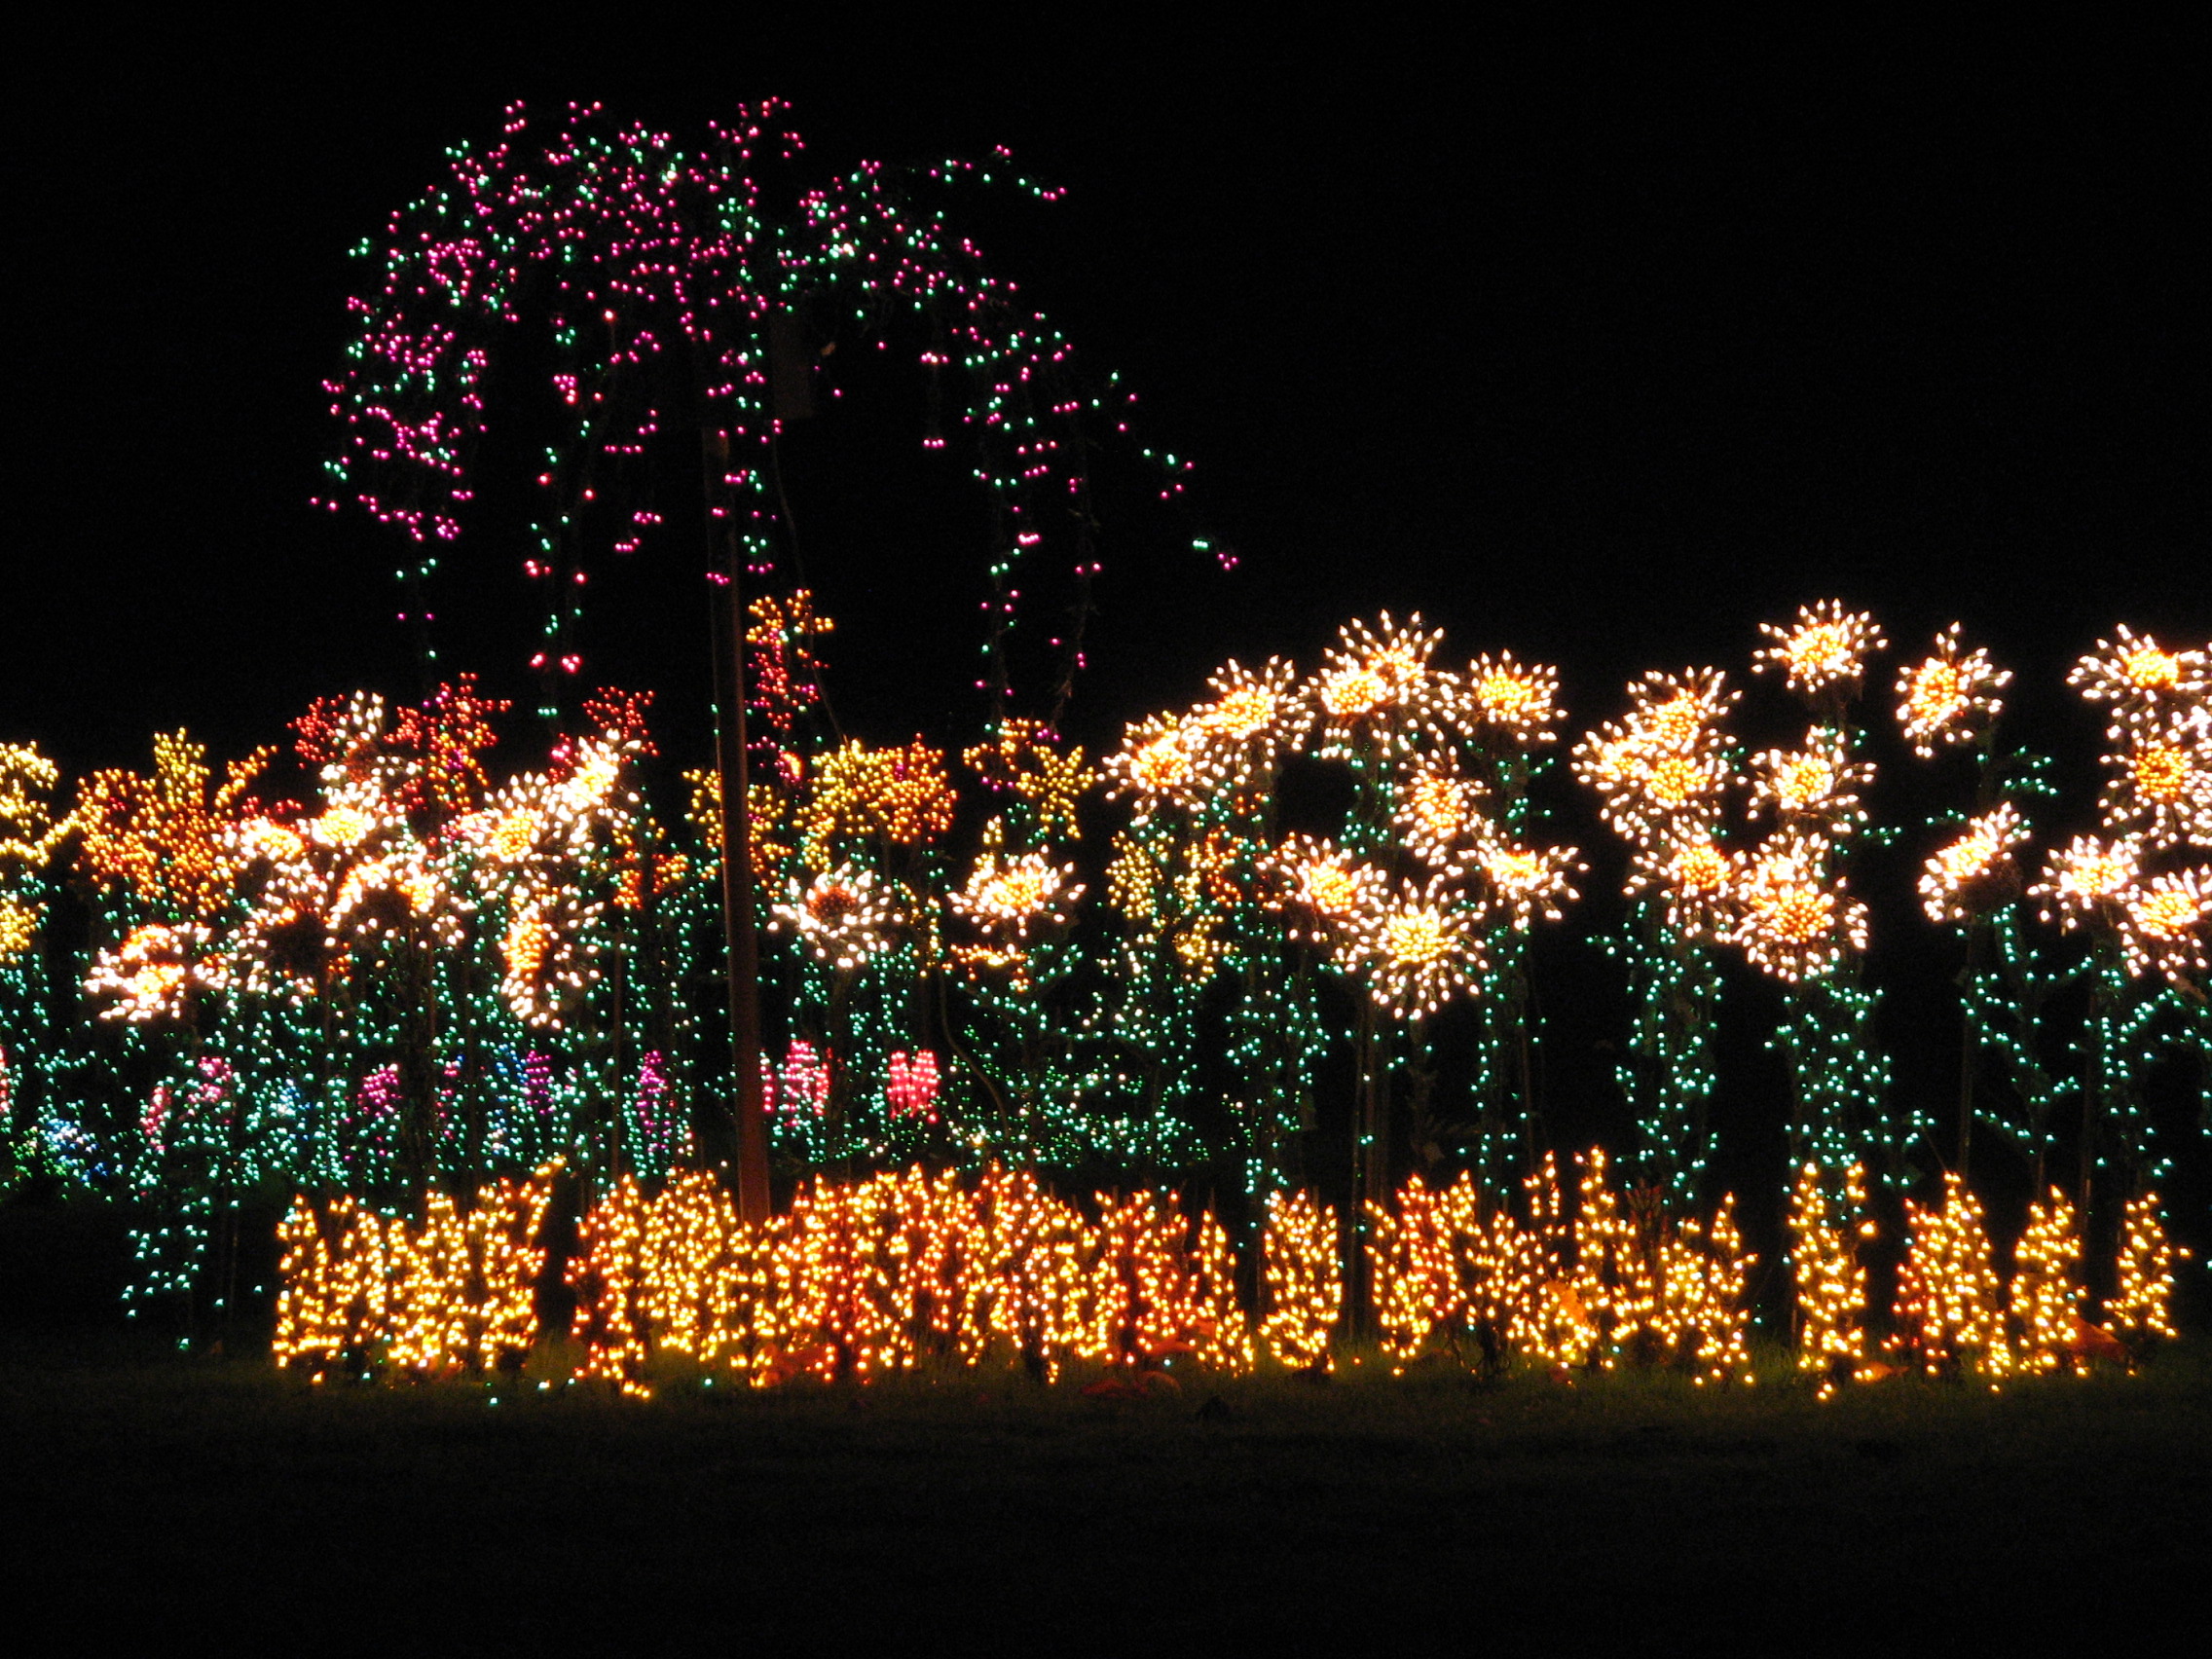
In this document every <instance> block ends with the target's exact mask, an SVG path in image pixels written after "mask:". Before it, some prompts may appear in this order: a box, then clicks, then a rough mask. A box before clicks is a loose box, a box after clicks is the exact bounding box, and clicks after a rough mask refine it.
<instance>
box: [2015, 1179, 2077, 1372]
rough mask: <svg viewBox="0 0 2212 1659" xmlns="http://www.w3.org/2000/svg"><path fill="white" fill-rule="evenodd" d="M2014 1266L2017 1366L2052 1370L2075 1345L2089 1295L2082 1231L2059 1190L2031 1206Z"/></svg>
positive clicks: (2053, 1191) (2072, 1207) (2052, 1189)
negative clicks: (2083, 1269) (2086, 1289)
mask: <svg viewBox="0 0 2212 1659" xmlns="http://www.w3.org/2000/svg"><path fill="white" fill-rule="evenodd" d="M2012 1261H2013V1269H2012V1285H2011V1292H2010V1296H2009V1303H2010V1307H2011V1313H2012V1325H2013V1329H2014V1332H2015V1344H2016V1346H2015V1347H2014V1350H2013V1361H2014V1364H2015V1365H2016V1366H2017V1367H2018V1369H2020V1370H2021V1371H2025V1372H2031V1373H2036V1372H2047V1371H2054V1370H2056V1369H2057V1368H2058V1366H2059V1364H2060V1362H2061V1361H2062V1360H2063V1359H2064V1358H2065V1357H2066V1355H2067V1354H2068V1352H2069V1351H2070V1350H2071V1349H2072V1348H2073V1347H2074V1346H2075V1330H2076V1327H2077V1326H2078V1325H2080V1324H2081V1323H2082V1301H2083V1296H2084V1294H2085V1292H2084V1291H2083V1285H2082V1233H2081V1228H2080V1226H2079V1225H2078V1223H2077V1222H2076V1219H2075V1215H2074V1206H2073V1205H2072V1204H2071V1203H2069V1202H2068V1201H2067V1198H2066V1195H2065V1194H2064V1193H2062V1192H2060V1191H2059V1190H2058V1189H2057V1188H2056V1187H2053V1188H2051V1189H2050V1193H2049V1196H2048V1198H2047V1201H2046V1202H2043V1203H2031V1204H2029V1205H2028V1226H2027V1231H2026V1232H2025V1233H2023V1234H2021V1235H2020V1242H2019V1244H2018V1245H2017V1246H2016V1247H2015V1248H2014V1250H2013V1252H2012Z"/></svg>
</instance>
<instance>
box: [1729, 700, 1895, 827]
mask: <svg viewBox="0 0 2212 1659" xmlns="http://www.w3.org/2000/svg"><path fill="white" fill-rule="evenodd" d="M1873 781H1874V767H1873V764H1872V762H1870V761H1855V760H1853V759H1852V758H1851V754H1850V751H1849V750H1848V749H1847V748H1846V747H1845V745H1844V739H1843V735H1842V733H1840V732H1838V731H1837V730H1836V729H1835V728H1834V727H1832V726H1814V727H1813V728H1812V729H1811V730H1809V731H1808V732H1806V733H1805V744H1804V747H1803V748H1801V749H1769V750H1766V751H1765V752H1763V753H1762V754H1760V755H1759V756H1757V757H1756V758H1755V759H1754V760H1753V761H1752V781H1751V799H1752V803H1753V805H1754V806H1755V807H1764V808H1769V809H1771V810H1772V811H1773V813H1774V815H1775V817H1776V818H1777V819H1778V820H1780V821H1781V822H1782V823H1783V824H1784V825H1786V826H1789V827H1791V828H1805V827H1808V826H1812V827H1817V829H1818V830H1819V831H1820V832H1832V831H1835V830H1843V829H1847V828H1850V827H1852V826H1855V825H1858V824H1860V823H1862V822H1863V821H1864V819H1865V816H1866V813H1865V809H1864V808H1863V807H1862V806H1861V804H1860V798H1859V792H1860V791H1861V790H1862V789H1865V788H1866V787H1867V786H1868V785H1870V784H1871V783H1872V782H1873Z"/></svg>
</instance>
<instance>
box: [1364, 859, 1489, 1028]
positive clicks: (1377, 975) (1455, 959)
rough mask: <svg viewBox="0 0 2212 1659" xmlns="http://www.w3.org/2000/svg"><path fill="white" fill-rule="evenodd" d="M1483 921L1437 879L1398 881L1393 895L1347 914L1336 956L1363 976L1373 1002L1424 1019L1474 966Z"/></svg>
mask: <svg viewBox="0 0 2212 1659" xmlns="http://www.w3.org/2000/svg"><path fill="white" fill-rule="evenodd" d="M1481 921H1482V913H1481V911H1480V910H1479V909H1477V908H1475V907H1474V906H1472V905H1470V904H1468V903H1466V902H1465V901H1464V900H1463V898H1461V897H1460V896H1459V895H1458V894H1457V893H1456V892H1455V891H1454V890H1453V889H1451V888H1450V887H1448V886H1447V885H1446V884H1445V883H1444V882H1443V881H1442V880H1440V879H1439V880H1431V881H1429V882H1426V883H1424V884H1421V885H1419V886H1416V885H1414V884H1413V883H1411V882H1407V883H1402V884H1401V885H1400V888H1399V890H1398V892H1397V893H1396V894H1395V895H1394V896H1393V897H1391V898H1389V899H1387V900H1385V901H1383V903H1380V904H1377V905H1374V906H1372V907H1369V908H1365V909H1362V910H1360V911H1358V912H1355V913H1354V914H1353V915H1351V916H1350V917H1349V918H1348V922H1347V926H1346V931H1345V933H1344V934H1343V935H1342V936H1340V938H1339V939H1338V940H1337V941H1336V954H1337V957H1338V959H1339V961H1340V962H1341V963H1342V964H1343V965H1344V966H1345V967H1346V969H1348V970H1351V971H1354V972H1358V973H1360V974H1361V975H1362V976H1363V977H1365V979H1366V981H1367V990H1368V995H1369V996H1370V997H1371V998H1373V999H1374V1002H1375V1004H1376V1006H1377V1007H1379V1008H1382V1009H1383V1010H1385V1011H1387V1012H1388V1013H1389V1014H1391V1015H1392V1016H1393V1017H1394V1018H1398V1019H1420V1018H1425V1017H1426V1016H1428V1015H1429V1014H1434V1013H1435V1012H1436V1011H1437V1010H1438V1009H1440V1008H1442V1007H1443V1006H1444V1005H1445V1004H1446V1003H1447V1002H1449V1001H1450V1000H1451V999H1452V998H1453V997H1455V996H1456V995H1458V994H1459V993H1460V992H1462V991H1464V990H1465V989H1466V988H1467V986H1468V983H1469V982H1470V980H1471V979H1472V977H1473V976H1474V975H1475V974H1476V973H1478V972H1479V971H1480V969H1481V966H1482V961H1483V949H1482V936H1481Z"/></svg>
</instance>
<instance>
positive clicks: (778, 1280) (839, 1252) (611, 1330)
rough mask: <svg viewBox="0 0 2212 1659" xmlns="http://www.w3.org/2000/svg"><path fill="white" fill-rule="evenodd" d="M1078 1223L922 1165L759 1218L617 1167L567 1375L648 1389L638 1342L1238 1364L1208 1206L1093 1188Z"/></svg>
mask: <svg viewBox="0 0 2212 1659" xmlns="http://www.w3.org/2000/svg"><path fill="white" fill-rule="evenodd" d="M1096 1211H1097V1219H1096V1220H1095V1221H1094V1220H1092V1219H1090V1217H1089V1216H1088V1215H1087V1214H1086V1212H1085V1211H1084V1210H1083V1209H1082V1208H1081V1207H1080V1206H1078V1205H1075V1204H1072V1203H1069V1202H1067V1201H1066V1200H1064V1199H1061V1198H1055V1197H1054V1196H1053V1195H1051V1193H1049V1192H1047V1191H1046V1190H1045V1189H1044V1188H1043V1187H1042V1186H1041V1185H1040V1184H1039V1183H1038V1182H1037V1180H1036V1179H1035V1177H1034V1176H1031V1175H1028V1174H1026V1173H1021V1172H1009V1171H1007V1170H1004V1169H1000V1168H998V1167H996V1166H994V1167H992V1168H991V1169H990V1170H989V1171H987V1172H986V1173H985V1174H984V1175H983V1176H982V1177H981V1178H980V1180H978V1181H977V1183H976V1184H975V1185H974V1186H973V1187H970V1186H967V1185H965V1184H963V1183H962V1182H961V1180H960V1179H959V1177H958V1176H956V1175H953V1174H949V1173H945V1174H939V1175H934V1176H933V1175H931V1174H929V1173H927V1172H926V1171H924V1170H921V1169H919V1168H916V1169H911V1170H908V1171H907V1172H906V1173H904V1174H903V1175H898V1174H882V1175H876V1176H873V1177H871V1178H869V1179H867V1180H865V1181H859V1182H854V1183H852V1184H850V1185H841V1184H839V1183H836V1182H832V1181H827V1180H823V1181H816V1182H813V1183H811V1184H810V1185H808V1186H807V1187H804V1188H802V1189H801V1190H800V1192H799V1194H798V1196H797V1198H795V1199H794V1200H793V1205H792V1207H791V1209H790V1210H789V1211H788V1212H786V1213H785V1214H783V1215H780V1216H777V1217H775V1218H773V1219H772V1220H770V1221H769V1222H768V1223H767V1225H766V1226H765V1227H762V1228H758V1229H749V1228H747V1227H745V1226H744V1225H743V1224H741V1223H740V1222H739V1221H738V1220H737V1218H736V1213H735V1210H734V1208H733V1206H732V1205H731V1202H730V1199H729V1198H728V1195H727V1194H726V1193H724V1192H723V1191H722V1190H721V1188H720V1187H719V1185H718V1184H716V1183H715V1182H714V1181H713V1180H712V1179H711V1178H710V1177H707V1176H704V1175H696V1174H694V1175H684V1176H679V1177H677V1178H675V1179H674V1180H672V1181H671V1182H670V1183H669V1185H668V1187H667V1188H666V1189H665V1190H664V1191H663V1192H662V1193H661V1194H660V1195H659V1196H658V1197H654V1198H648V1197H646V1196H645V1193H644V1192H643V1190H642V1189H640V1188H639V1187H638V1186H637V1185H636V1183H634V1182H631V1181H629V1180H627V1179H625V1180H623V1181H621V1182H618V1183H616V1184H615V1186H614V1187H612V1188H611V1189H609V1190H608V1192H607V1193H606V1194H605V1195H604V1196H603V1197H602V1198H601V1199H600V1201H599V1203H598V1204H597V1205H595V1206H594V1207H593V1209H592V1211H591V1213H590V1214H589V1215H588V1216H586V1217H585V1220H584V1223H583V1226H582V1229H581V1230H580V1233H579V1253H578V1255H577V1256H576V1257H575V1258H574V1259H573V1260H571V1264H570V1267H569V1279H570V1283H571V1285H572V1286H573V1287H574V1288H575V1291H576V1314H575V1323H574V1325H573V1327H572V1329H571V1337H572V1338H573V1339H574V1340H575V1341H576V1342H578V1343H579V1344H580V1345H582V1346H583V1348H584V1356H583V1360H582V1362H581V1364H580V1365H579V1367H578V1369H577V1372H576V1375H577V1377H578V1378H581V1379H587V1380H598V1381H604V1382H608V1383H613V1384H614V1385H616V1386H617V1387H619V1388H621V1389H622V1390H623V1391H624V1392H626V1393H630V1394H643V1393H645V1392H646V1391H647V1387H646V1384H645V1368H646V1365H647V1362H648V1360H649V1359H650V1357H651V1355H652V1353H653V1352H654V1350H656V1349H658V1348H668V1349H673V1350H675V1351H679V1352H682V1353H684V1354H686V1355H688V1356H690V1357H691V1358H692V1359H693V1360H694V1361H696V1362H698V1363H700V1364H702V1365H709V1366H719V1367H722V1368H725V1369H729V1370H732V1371H735V1372H737V1373H739V1374H741V1375H743V1376H745V1377H747V1378H748V1379H750V1380H751V1381H752V1382H753V1383H756V1384H757V1385H768V1384H773V1383H783V1382H788V1381H792V1380H794V1379H797V1378H801V1377H813V1378H817V1379H819V1380H821V1381H824V1382H829V1381H832V1380H834V1379H838V1378H854V1379H858V1380H861V1381H866V1380H867V1379H868V1378H871V1377H875V1376H881V1375H886V1374H890V1373H896V1372H900V1371H906V1370H911V1369H912V1368H913V1367H914V1366H916V1365H918V1364H920V1363H921V1362H922V1361H923V1360H924V1359H926V1358H933V1357H934V1358H940V1359H950V1360H956V1361H958V1362H959V1363H962V1364H965V1365H971V1366H973V1365H980V1364H983V1363H985V1362H986V1361H987V1360H988V1359H990V1358H991V1357H992V1356H993V1355H994V1354H997V1355H1000V1356H1002V1357H1004V1358H1006V1359H1007V1360H1008V1361H1010V1362H1012V1363H1019V1364H1023V1365H1026V1366H1028V1367H1030V1368H1031V1369H1032V1370H1034V1371H1036V1372H1037V1373H1039V1374H1040V1375H1042V1376H1044V1377H1046V1378H1048V1379H1051V1378H1056V1377H1057V1376H1058V1375H1059V1374H1060V1372H1061V1371H1062V1370H1063V1369H1064V1368H1065V1367H1066V1366H1067V1365H1068V1364H1069V1363H1071V1362H1074V1361H1085V1362H1088V1363H1093V1364H1101V1365H1109V1366H1119V1367H1130V1368H1136V1367H1148V1366H1158V1365H1163V1364H1166V1363H1168V1362H1170V1361H1172V1360H1173V1359H1174V1358H1176V1357H1177V1356H1180V1355H1188V1356H1190V1357H1191V1358H1193V1359H1194V1360H1195V1361H1197V1362H1198V1363H1199V1364H1202V1365H1206V1366H1209V1367H1212V1368H1215V1369H1219V1370H1223V1371H1227V1372H1233V1373H1234V1372H1242V1371H1248V1370H1249V1369H1251V1366H1252V1362H1253V1345H1252V1337H1251V1332H1250V1329H1249V1327H1248V1325H1247V1323H1246V1321H1245V1318H1244V1314H1243V1311H1242V1309H1241V1308H1240V1306H1239V1305H1238V1303H1237V1301H1236V1296H1235V1257H1234V1254H1233V1253H1232V1251H1231V1249H1230V1245H1229V1240H1228V1235H1227V1234H1226V1233H1225V1232H1224V1231H1223V1230H1222V1228H1221V1225H1220V1224H1219V1222H1217V1221H1216V1220H1215V1219H1214V1218H1213V1217H1212V1216H1211V1215H1210V1214H1208V1215H1201V1216H1200V1217H1199V1218H1198V1221H1197V1223H1196V1224H1195V1226H1194V1224H1193V1223H1192V1222H1191V1220H1190V1219H1189V1218H1188V1217H1186V1216H1185V1215H1184V1214H1183V1213H1182V1212H1181V1210H1180V1209H1179V1208H1178V1207H1177V1206H1176V1204H1175V1203H1174V1201H1173V1200H1172V1199H1171V1198H1165V1197H1163V1196H1161V1195H1159V1194H1156V1193H1151V1192H1140V1193H1136V1194H1132V1195H1129V1196H1127V1197H1119V1196H1115V1195H1108V1194H1100V1195H1098V1196H1097V1198H1096Z"/></svg>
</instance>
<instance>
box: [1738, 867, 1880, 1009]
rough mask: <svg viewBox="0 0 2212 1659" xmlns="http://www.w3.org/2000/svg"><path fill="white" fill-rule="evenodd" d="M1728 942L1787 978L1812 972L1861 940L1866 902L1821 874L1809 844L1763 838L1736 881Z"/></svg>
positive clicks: (1833, 961)
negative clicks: (1761, 843)
mask: <svg viewBox="0 0 2212 1659" xmlns="http://www.w3.org/2000/svg"><path fill="white" fill-rule="evenodd" d="M1735 897H1736V900H1737V902H1738V906H1739V907H1738V909H1737V913H1736V918H1735V921H1734V924H1733V926H1732V927H1731V928H1730V930H1729V934H1728V942H1730V943H1732V944H1735V945H1737V946H1738V947H1740V948H1741V949H1742V950H1743V952H1744V955H1745V956H1746V957H1747V958H1748V959H1749V960H1750V961H1751V964H1752V965H1753V966H1754V967H1757V968H1760V969H1763V970H1764V971H1765V972H1767V973H1769V974H1771V975H1773V976H1774V977H1776V978H1778V979H1782V980H1786V981H1788V982H1791V983H1794V982H1795V981H1797V980H1799V979H1805V978H1812V977H1818V976H1819V975H1822V974H1825V973H1826V972H1828V971H1829V970H1830V969H1832V968H1834V967H1835V966H1836V965H1837V964H1838V963H1840V962H1841V961H1842V960H1843V957H1844V954H1845V952H1847V951H1862V950H1864V949H1865V948H1866V906H1865V905H1864V904H1862V903H1860V902H1859V901H1857V900H1855V899H1852V898H1849V897H1848V896H1847V895H1846V894H1845V893H1844V892H1843V889H1842V886H1841V884H1840V882H1835V881H1834V880H1833V879H1832V878H1830V877H1827V876H1826V875H1825V874H1824V873H1823V871H1822V869H1821V863H1820V859H1819V857H1818V856H1817V851H1816V849H1815V848H1814V847H1812V846H1810V845H1808V844H1806V843H1805V842H1802V841H1783V842H1780V843H1772V842H1770V843H1769V844H1768V845H1766V846H1764V847H1762V848H1760V849H1759V851H1758V852H1756V853H1755V854H1753V855H1752V857H1751V860H1750V861H1749V863H1748V865H1747V866H1746V868H1745V871H1744V874H1743V877H1742V879H1740V880H1739V881H1738V882H1737V884H1736V893H1735Z"/></svg>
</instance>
